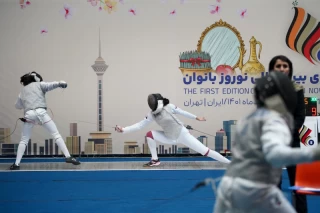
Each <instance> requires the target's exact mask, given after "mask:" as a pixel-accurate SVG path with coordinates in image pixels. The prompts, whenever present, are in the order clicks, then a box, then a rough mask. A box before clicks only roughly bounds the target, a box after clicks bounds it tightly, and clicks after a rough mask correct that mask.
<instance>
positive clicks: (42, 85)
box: [10, 72, 80, 170]
mask: <svg viewBox="0 0 320 213" xmlns="http://www.w3.org/2000/svg"><path fill="white" fill-rule="evenodd" d="M20 83H21V84H22V85H23V88H22V90H21V92H20V94H19V97H18V99H17V101H16V103H15V107H16V108H17V109H23V111H24V118H22V119H21V120H22V121H23V122H24V124H23V127H22V136H21V141H20V143H19V146H18V151H17V156H16V161H15V163H14V164H12V166H11V167H10V169H11V170H19V169H20V161H21V159H22V156H23V154H24V152H25V149H26V146H27V145H28V142H29V139H30V137H31V132H32V128H33V127H34V125H41V126H43V127H44V128H45V129H46V130H47V131H48V132H49V133H50V134H51V136H52V138H53V139H54V141H55V143H56V144H57V145H58V147H59V148H60V150H61V151H62V152H63V154H64V156H65V157H66V158H65V162H66V163H72V164H74V165H79V164H80V162H79V161H78V160H77V159H75V158H73V157H71V156H70V153H69V151H68V149H67V147H66V144H65V142H64V140H63V138H62V136H61V135H60V133H59V131H58V129H57V127H56V125H55V123H54V122H53V120H52V119H51V118H50V116H49V115H48V113H47V104H46V98H45V94H46V93H47V92H49V91H51V90H53V89H56V88H59V87H61V88H66V87H67V83H66V82H64V81H60V82H57V81H55V82H43V79H42V77H41V76H40V75H39V74H38V73H36V72H31V73H27V74H25V75H23V76H22V77H21V79H20Z"/></svg>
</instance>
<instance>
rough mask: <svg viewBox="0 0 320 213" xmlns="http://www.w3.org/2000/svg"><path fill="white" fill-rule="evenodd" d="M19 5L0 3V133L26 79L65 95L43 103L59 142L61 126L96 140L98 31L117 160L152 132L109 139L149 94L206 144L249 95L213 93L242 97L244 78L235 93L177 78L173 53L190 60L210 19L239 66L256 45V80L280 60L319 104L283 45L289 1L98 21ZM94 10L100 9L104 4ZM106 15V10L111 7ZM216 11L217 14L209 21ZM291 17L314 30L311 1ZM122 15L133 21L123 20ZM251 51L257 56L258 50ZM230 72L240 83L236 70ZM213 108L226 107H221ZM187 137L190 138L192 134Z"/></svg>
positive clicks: (242, 110)
mask: <svg viewBox="0 0 320 213" xmlns="http://www.w3.org/2000/svg"><path fill="white" fill-rule="evenodd" d="M26 2H27V1H25V3H26ZM29 2H30V5H26V7H25V8H23V9H21V6H20V5H19V2H18V1H11V0H1V1H0V29H1V32H0V35H1V39H0V51H1V52H0V53H1V54H0V55H1V56H0V70H1V74H2V77H1V78H0V109H1V110H0V117H1V119H0V128H10V129H11V131H13V130H14V126H15V122H16V120H17V118H19V117H21V116H22V115H23V114H22V112H21V111H18V110H16V109H15V108H14V103H15V101H16V98H17V96H18V94H19V92H20V89H21V86H20V85H19V80H20V76H22V75H23V74H25V73H27V72H30V71H33V70H35V71H37V72H39V73H40V74H41V75H42V76H43V78H44V80H45V81H59V80H65V81H66V82H68V88H67V89H65V90H61V89H57V90H54V91H52V92H49V93H48V94H47V95H46V97H47V103H48V107H49V108H50V109H51V110H52V112H51V111H49V113H50V115H51V116H52V117H53V118H54V121H55V122H56V124H57V127H58V129H59V131H60V132H61V134H62V135H63V137H64V138H66V137H67V136H68V135H69V124H70V123H72V122H76V123H78V135H80V136H81V137H82V139H81V141H82V142H85V141H87V139H88V138H89V137H90V136H89V133H90V132H92V131H96V124H95V123H97V118H96V117H97V110H96V108H97V92H96V89H97V83H96V82H97V77H96V74H95V73H94V71H93V69H92V68H91V65H93V64H94V62H95V60H96V59H97V57H98V43H99V42H98V38H99V28H100V34H101V56H102V58H103V59H104V60H105V62H106V64H107V65H108V66H109V67H108V69H107V70H106V73H105V74H104V76H103V81H104V90H103V99H104V104H105V105H104V108H103V110H104V120H105V131H108V132H111V133H112V138H113V152H114V153H123V143H124V142H125V141H137V142H138V143H139V144H142V143H143V142H144V135H145V132H146V131H147V130H150V129H158V127H157V126H156V125H155V124H152V125H150V126H149V127H148V128H146V129H144V130H142V131H139V132H137V133H132V134H128V135H121V134H116V133H114V132H113V131H114V129H113V127H114V126H115V125H122V126H127V125H130V124H133V123H135V122H138V121H140V120H142V119H144V117H145V115H146V114H147V113H148V112H149V109H148V105H147V101H146V100H147V96H148V94H150V93H155V92H159V93H162V94H163V95H164V96H166V97H168V98H169V99H170V101H171V102H172V103H174V104H176V105H177V106H179V107H181V108H183V109H185V110H187V111H189V112H191V113H193V114H196V115H198V116H205V117H206V118H207V122H195V121H190V120H187V119H186V118H181V119H182V121H184V122H185V123H186V124H190V125H191V126H193V127H194V128H195V129H198V130H201V131H203V132H206V133H209V134H212V135H215V132H216V131H217V130H219V129H221V128H223V125H222V122H223V121H224V120H238V119H240V118H241V117H242V116H243V115H244V114H247V113H249V112H250V110H252V109H253V108H254V106H253V105H252V102H251V101H252V94H251V93H250V92H249V94H236V93H234V92H233V93H232V94H223V93H222V91H223V89H237V88H245V89H251V88H252V86H253V83H252V82H251V78H248V80H247V81H246V82H243V83H241V84H237V83H235V84H230V83H229V84H227V82H226V81H225V82H224V83H221V84H219V83H218V80H219V78H220V77H219V76H217V78H218V79H217V80H216V82H215V84H212V82H208V81H207V82H199V83H200V84H198V83H197V82H196V81H195V82H193V83H191V84H186V83H184V78H185V77H186V74H185V73H182V72H181V70H180V69H179V67H180V62H179V55H180V53H182V52H185V51H191V50H196V49H197V43H198V41H199V40H200V37H201V34H202V33H203V31H204V30H205V29H206V28H207V27H209V26H211V25H212V24H214V23H215V22H218V21H219V20H220V19H221V20H222V21H226V22H227V23H228V24H230V25H231V26H232V27H235V28H236V29H237V31H239V33H240V36H241V38H242V40H243V44H244V45H245V46H244V49H246V51H247V52H246V54H245V55H244V57H243V62H244V63H246V62H247V61H248V59H249V54H250V43H249V41H250V39H251V38H252V36H254V38H256V40H257V41H260V42H261V44H262V50H261V55H260V58H258V60H259V62H260V63H261V64H263V66H264V68H265V70H267V69H268V63H269V60H270V59H271V58H272V57H273V56H275V55H278V54H284V55H286V56H288V57H289V58H290V59H291V60H292V61H293V63H294V74H295V75H297V76H299V75H302V76H304V75H305V76H306V78H307V80H306V81H305V83H304V84H302V82H301V84H302V85H304V87H305V88H306V94H305V95H306V96H316V97H317V98H318V97H319V94H318V93H310V92H309V88H313V89H314V88H315V89H316V90H317V91H318V88H319V87H318V85H317V84H313V83H311V82H310V78H312V77H314V75H316V74H317V73H318V71H319V64H318V63H317V62H314V64H313V63H311V62H310V61H308V60H307V59H306V58H305V57H304V56H303V55H301V54H299V53H297V52H296V51H293V50H292V49H290V48H289V47H288V46H287V44H286V42H285V39H286V35H287V32H288V29H289V27H290V24H291V22H292V19H293V17H294V14H295V12H294V9H292V7H293V5H292V0H282V1H278V0H269V1H254V0H242V1H236V2H235V1H225V0H221V1H219V2H220V3H219V2H218V1H209V0H201V1H199V0H186V1H182V2H183V4H181V1H178V0H176V1H173V0H172V1H160V0H158V1H149V0H139V1H133V0H131V1H129V0H127V1H126V0H124V1H113V2H116V3H117V5H116V11H111V12H110V13H109V12H108V10H104V9H102V11H99V9H98V8H99V5H100V3H98V5H97V6H92V5H91V2H88V1H86V0H81V1H80V0H69V1H62V0H55V1H41V0H30V1H29ZM101 2H102V3H101V5H102V8H103V7H104V5H103V3H104V2H105V1H101ZM64 4H68V5H69V6H70V8H69V7H68V11H70V12H72V15H71V16H68V17H67V19H66V18H65V17H66V16H65V14H66V10H64ZM210 5H215V7H213V6H210ZM112 6H113V7H115V3H113V4H112ZM217 6H219V7H218V8H219V10H218V11H219V12H217V13H215V12H212V11H215V10H216V8H217ZM297 7H301V8H304V9H305V11H306V12H307V13H310V14H311V16H313V17H314V18H315V19H316V20H319V18H320V17H319V15H318V14H319V13H318V8H319V7H320V3H319V1H318V0H309V1H301V2H300V1H299V2H298V5H297ZM131 9H134V11H135V14H136V15H133V13H132V12H130V10H131ZM245 11H246V12H245ZM171 12H173V13H174V15H171V14H170V13H171ZM241 12H242V13H243V14H244V15H245V16H244V17H242V16H241ZM317 22H318V21H316V22H315V23H317ZM256 47H257V54H258V51H259V45H257V46H256ZM233 48H234V47H233ZM235 54H236V53H235ZM212 60H215V59H212ZM234 71H235V73H236V74H237V75H238V76H241V71H240V69H239V68H235V69H234ZM198 74H199V73H198ZM213 74H214V73H213ZM214 75H215V74H214ZM215 76H216V75H215ZM313 80H314V79H313ZM193 88H195V90H196V91H197V94H190V93H188V94H186V92H185V91H186V90H185V89H193ZM201 88H209V89H214V90H215V89H219V91H220V92H219V93H218V94H199V93H200V92H199V91H200V90H201ZM250 91H251V90H250ZM205 98H206V99H207V100H210V101H212V100H213V99H214V100H215V101H216V102H220V106H218V107H212V106H211V107H209V106H208V105H207V106H204V104H202V105H199V106H195V105H193V107H190V106H186V103H187V102H188V101H189V100H190V99H191V100H192V101H191V102H192V103H196V102H197V101H198V102H200V101H203V100H204V99H205ZM232 98H234V99H235V100H236V98H240V99H241V101H244V100H247V101H248V102H251V104H249V105H247V104H236V103H235V101H231V100H232ZM221 100H227V101H223V102H224V104H222V105H221ZM21 127H22V124H21V122H18V125H17V128H16V130H15V132H14V134H13V135H12V138H11V141H12V142H16V143H17V142H18V141H19V139H20V131H21ZM40 129H41V127H39V126H38V127H36V128H34V131H33V135H32V140H33V141H34V142H38V143H39V144H43V143H44V140H45V139H48V138H49V137H50V136H49V135H48V134H47V133H46V132H45V131H44V130H40ZM192 133H193V134H194V135H195V136H199V135H201V134H202V133H199V132H196V131H193V132H192ZM209 140H211V141H213V140H214V138H213V137H210V138H209ZM82 147H83V148H84V145H83V144H82Z"/></svg>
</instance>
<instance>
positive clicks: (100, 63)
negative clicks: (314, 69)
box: [91, 28, 109, 131]
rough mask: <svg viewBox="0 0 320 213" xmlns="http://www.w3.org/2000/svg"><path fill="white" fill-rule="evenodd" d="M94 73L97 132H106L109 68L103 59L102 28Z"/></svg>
mask: <svg viewBox="0 0 320 213" xmlns="http://www.w3.org/2000/svg"><path fill="white" fill-rule="evenodd" d="M91 67H92V69H93V70H94V72H95V73H96V74H97V80H98V82H97V83H98V85H97V101H98V102H97V121H98V122H97V131H104V118H103V117H104V116H103V74H104V73H105V71H106V70H107V68H108V67H109V66H108V65H106V62H105V61H104V60H103V58H102V57H101V40H100V28H99V57H98V58H97V59H96V60H95V62H94V64H93V65H92V66H91Z"/></svg>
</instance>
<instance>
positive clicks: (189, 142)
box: [116, 94, 230, 166]
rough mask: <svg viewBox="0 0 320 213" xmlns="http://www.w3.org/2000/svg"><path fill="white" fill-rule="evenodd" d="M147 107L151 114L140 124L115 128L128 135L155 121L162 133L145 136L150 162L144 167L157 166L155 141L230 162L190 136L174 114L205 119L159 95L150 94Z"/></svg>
mask: <svg viewBox="0 0 320 213" xmlns="http://www.w3.org/2000/svg"><path fill="white" fill-rule="evenodd" d="M148 105H149V107H150V109H151V110H152V111H151V112H149V113H148V115H147V116H146V117H145V118H144V119H143V120H142V121H140V122H138V123H136V124H133V125H131V126H127V127H124V128H122V127H121V126H116V130H117V131H118V132H122V133H130V132H133V131H137V130H140V129H142V128H144V127H145V126H147V125H148V124H150V123H151V122H152V121H155V122H156V123H157V124H158V125H159V126H160V127H162V129H163V131H155V130H152V131H149V132H147V134H146V137H147V142H148V146H149V149H150V152H151V157H152V159H151V161H150V162H149V163H147V164H144V166H158V165H160V160H159V158H158V155H157V145H156V141H157V142H160V143H163V144H178V143H180V144H183V145H185V146H187V147H189V148H191V149H193V150H194V151H196V152H198V153H200V154H202V155H204V156H208V157H210V158H213V159H215V160H217V161H220V162H223V163H229V162H230V160H229V159H227V158H225V157H223V156H222V155H221V154H219V153H218V152H216V151H213V150H211V149H209V148H208V147H206V146H205V145H203V144H202V143H201V142H200V141H199V140H197V139H196V138H195V137H194V136H193V135H191V134H190V132H189V131H188V129H187V128H185V127H184V125H183V123H182V122H181V121H180V120H179V119H178V118H177V117H176V116H175V114H180V115H183V116H185V117H187V118H190V119H196V120H198V121H205V118H199V117H197V116H195V115H193V114H191V113H189V112H186V111H184V110H182V109H180V108H178V107H177V106H175V105H173V104H170V103H169V100H168V99H166V98H163V97H162V95H161V94H150V95H149V96H148Z"/></svg>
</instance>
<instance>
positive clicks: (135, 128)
mask: <svg viewBox="0 0 320 213" xmlns="http://www.w3.org/2000/svg"><path fill="white" fill-rule="evenodd" d="M152 121H153V117H152V115H151V113H149V114H148V115H147V116H146V117H145V118H144V119H143V120H142V121H140V122H138V123H135V124H133V125H131V126H127V127H124V128H122V133H124V134H126V133H130V132H135V131H138V130H140V129H142V128H144V127H145V126H147V125H148V124H150V123H151V122H152Z"/></svg>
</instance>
